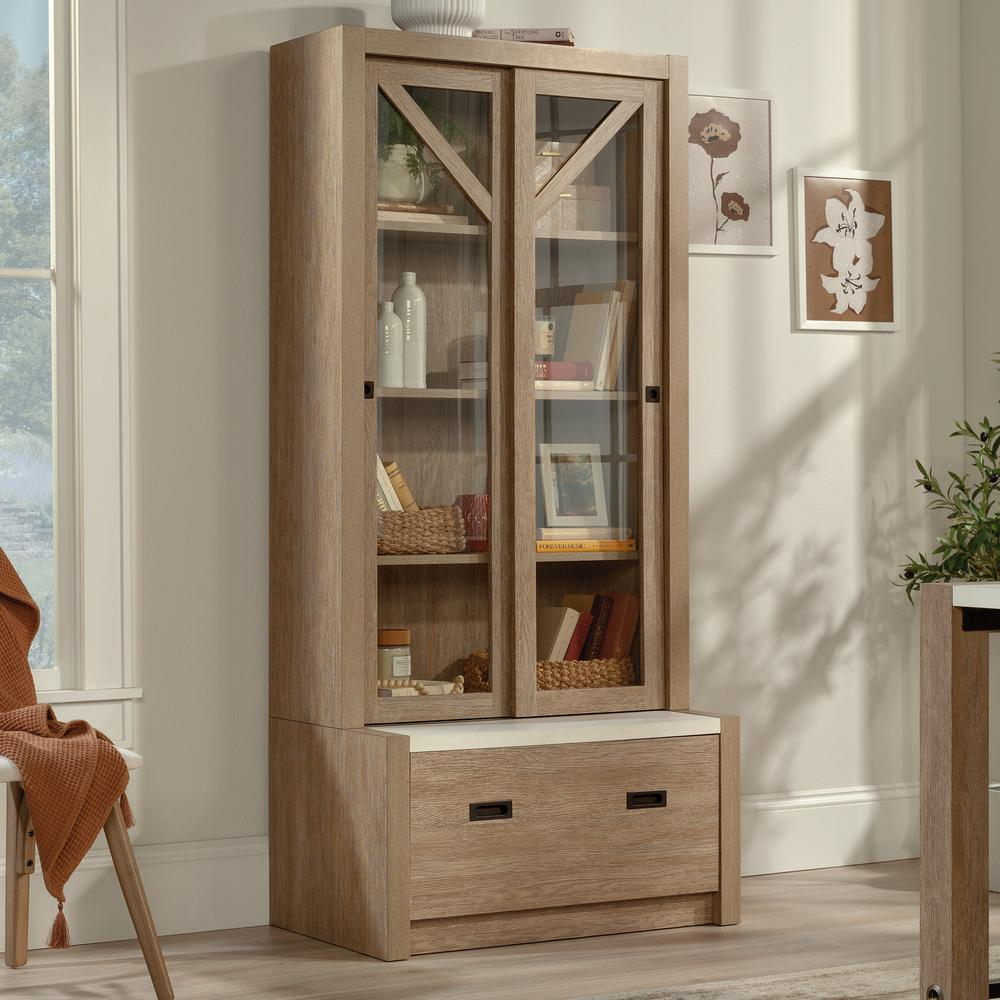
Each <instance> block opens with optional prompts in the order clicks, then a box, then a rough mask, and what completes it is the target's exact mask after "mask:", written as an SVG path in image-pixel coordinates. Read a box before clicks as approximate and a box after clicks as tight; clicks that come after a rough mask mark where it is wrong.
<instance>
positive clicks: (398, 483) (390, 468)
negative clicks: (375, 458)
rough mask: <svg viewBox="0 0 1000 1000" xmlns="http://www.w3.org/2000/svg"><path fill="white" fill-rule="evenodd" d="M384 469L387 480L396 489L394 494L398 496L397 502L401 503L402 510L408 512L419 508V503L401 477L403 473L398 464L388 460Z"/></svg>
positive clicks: (410, 512)
mask: <svg viewBox="0 0 1000 1000" xmlns="http://www.w3.org/2000/svg"><path fill="white" fill-rule="evenodd" d="M385 471H386V475H388V477H389V482H390V483H392V488H393V489H394V490H395V491H396V496H397V497H399V502H400V503H401V504H402V505H403V510H404V511H406V513H408V514H412V513H413V512H414V511H418V510H420V505H419V504H418V503H417V500H416V498H415V497H414V495H413V491H412V490H411V489H410V487H409V485H408V484H407V482H406V480H405V479H404V478H403V473H402V472H400V471H399V466H398V465H397V464H396V463H395V462H390V463H389V464H388V465H386V466H385Z"/></svg>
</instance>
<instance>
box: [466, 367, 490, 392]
mask: <svg viewBox="0 0 1000 1000" xmlns="http://www.w3.org/2000/svg"><path fill="white" fill-rule="evenodd" d="M458 387H459V389H488V388H489V387H490V363H489V362H488V361H460V362H459V364H458Z"/></svg>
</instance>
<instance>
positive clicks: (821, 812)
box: [743, 782, 920, 875]
mask: <svg viewBox="0 0 1000 1000" xmlns="http://www.w3.org/2000/svg"><path fill="white" fill-rule="evenodd" d="M919 853H920V786H919V784H918V783H917V782H900V783H895V784H885V785H858V786H852V787H846V788H825V789H815V790H810V791H802V792H788V793H779V794H771V795H745V796H744V797H743V874H744V875H766V874H771V873H773V872H786V871H806V870H809V869H813V868H837V867H840V866H842V865H857V864H872V863H874V862H877V861H896V860H899V859H902V858H913V857H917V856H918V855H919Z"/></svg>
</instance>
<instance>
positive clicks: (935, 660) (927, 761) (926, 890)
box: [920, 583, 989, 1000]
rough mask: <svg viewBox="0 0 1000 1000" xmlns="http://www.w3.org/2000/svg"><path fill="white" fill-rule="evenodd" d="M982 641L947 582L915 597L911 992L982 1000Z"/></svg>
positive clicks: (985, 898) (985, 848) (985, 660)
mask: <svg viewBox="0 0 1000 1000" xmlns="http://www.w3.org/2000/svg"><path fill="white" fill-rule="evenodd" d="M988 731H989V635H988V634H987V633H985V632H963V631H962V612H961V609H960V608H955V607H953V606H952V585H951V584H950V583H934V584H925V585H924V586H923V587H921V590H920V842H921V858H922V863H921V893H920V984H921V995H926V991H927V989H928V988H929V987H930V986H931V985H937V986H939V987H941V988H942V989H943V990H944V994H943V995H944V997H945V1000H966V998H969V1000H972V998H976V997H983V996H986V994H987V981H988V967H987V965H988V963H987V948H988V923H987V917H988V910H989V895H988V877H989V872H988V865H989V814H988V813H989V810H988V801H987V788H988V783H989V774H988V755H987V745H988Z"/></svg>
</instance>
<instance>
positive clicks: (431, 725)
mask: <svg viewBox="0 0 1000 1000" xmlns="http://www.w3.org/2000/svg"><path fill="white" fill-rule="evenodd" d="M440 697H442V698H444V697H448V696H447V695H441V696H440ZM367 728H368V729H372V730H374V731H375V732H379V733H396V734H398V735H400V736H409V738H410V753H428V752H430V751H434V750H483V749H488V748H492V747H532V746H549V745H552V744H556V743H607V742H610V741H612V740H656V739H664V738H665V737H670V736H711V735H713V734H718V733H719V731H720V729H721V726H720V724H719V720H718V719H717V718H715V717H714V716H709V715H692V714H690V713H688V712H612V713H609V714H607V715H555V716H546V717H541V718H532V719H465V720H462V721H460V722H408V723H405V724H403V725H398V726H368V727H367Z"/></svg>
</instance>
